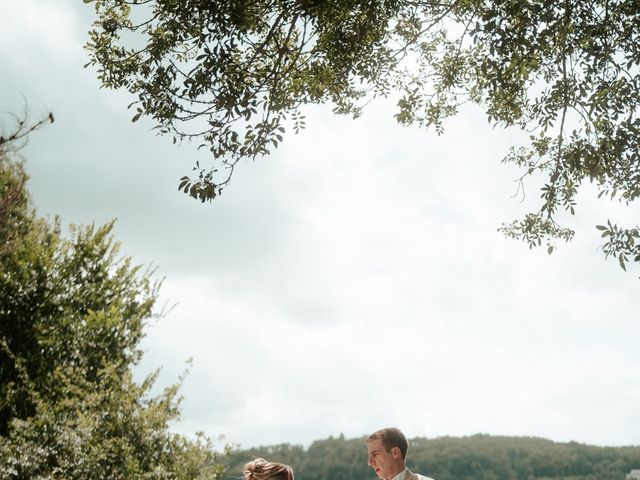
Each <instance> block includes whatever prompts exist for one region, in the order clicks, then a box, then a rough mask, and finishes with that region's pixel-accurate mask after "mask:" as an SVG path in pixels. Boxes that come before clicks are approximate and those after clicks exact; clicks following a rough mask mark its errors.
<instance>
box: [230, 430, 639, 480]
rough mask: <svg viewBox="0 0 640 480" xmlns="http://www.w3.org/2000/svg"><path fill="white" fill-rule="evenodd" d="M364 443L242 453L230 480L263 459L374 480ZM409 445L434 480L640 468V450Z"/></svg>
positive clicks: (486, 442)
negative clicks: (253, 460) (260, 458)
mask: <svg viewBox="0 0 640 480" xmlns="http://www.w3.org/2000/svg"><path fill="white" fill-rule="evenodd" d="M365 440H366V437H359V438H353V439H346V438H345V437H344V436H343V435H341V436H339V437H337V438H334V437H329V438H328V439H324V440H317V441H314V442H313V443H312V444H311V445H310V446H309V447H308V448H304V447H302V446H300V445H290V444H281V445H275V446H265V447H258V448H251V449H243V450H237V451H235V453H234V454H233V455H232V456H231V457H230V459H229V465H228V474H227V478H229V479H231V478H234V477H238V476H239V475H240V472H241V470H242V466H243V464H244V463H245V462H246V461H248V460H250V459H253V458H256V457H263V458H266V459H268V460H271V461H278V462H283V463H287V464H289V465H291V466H292V467H293V468H294V471H295V475H296V478H297V479H300V480H375V479H376V476H375V473H374V472H373V470H371V468H370V467H369V466H368V465H367V454H366V446H365ZM409 445H410V447H409V454H408V456H407V466H408V467H409V468H410V469H411V470H413V471H415V472H418V473H421V474H423V475H427V476H430V477H433V478H434V479H435V480H550V479H554V480H623V479H624V478H625V474H626V473H627V472H629V471H630V470H632V469H633V468H640V447H598V446H592V445H585V444H581V443H576V442H570V443H557V442H553V441H551V440H546V439H542V438H532V437H505V436H490V435H473V436H470V437H441V438H435V439H427V438H414V439H411V440H410V441H409Z"/></svg>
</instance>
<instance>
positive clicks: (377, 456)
mask: <svg viewBox="0 0 640 480" xmlns="http://www.w3.org/2000/svg"><path fill="white" fill-rule="evenodd" d="M367 450H368V452H369V462H368V463H369V465H370V466H371V468H373V470H374V471H375V472H376V475H378V477H380V478H381V479H382V480H385V479H391V478H393V477H395V476H396V475H397V474H398V473H400V472H401V471H402V469H401V468H400V467H399V462H398V460H399V458H400V449H399V448H398V447H395V448H392V449H391V451H389V452H387V451H386V450H385V448H384V445H383V444H382V440H379V439H373V440H369V441H368V442H367ZM400 463H401V462H400Z"/></svg>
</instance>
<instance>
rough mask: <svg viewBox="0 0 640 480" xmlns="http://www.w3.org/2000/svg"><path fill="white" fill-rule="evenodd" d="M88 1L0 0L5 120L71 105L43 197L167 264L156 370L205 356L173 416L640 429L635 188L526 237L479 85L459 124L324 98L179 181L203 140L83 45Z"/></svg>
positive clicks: (42, 147) (271, 430)
mask: <svg viewBox="0 0 640 480" xmlns="http://www.w3.org/2000/svg"><path fill="white" fill-rule="evenodd" d="M92 14H93V10H92V7H91V6H88V5H85V4H83V2H81V1H79V0H8V2H3V8H2V14H1V15H0V59H1V63H0V65H1V70H2V74H1V75H0V111H1V112H3V114H2V117H1V118H0V122H3V123H4V125H5V127H6V125H7V122H8V118H9V117H8V115H7V112H13V113H16V114H21V113H23V112H27V113H28V115H29V117H30V118H31V119H33V120H35V119H38V118H40V117H42V116H44V115H46V114H47V113H48V112H50V111H51V112H53V114H54V115H55V118H56V121H55V123H54V124H52V125H49V126H47V127H46V128H43V129H42V130H40V131H38V132H36V133H34V134H33V135H32V136H31V138H30V140H29V143H28V145H27V146H26V147H25V148H24V149H23V150H22V156H23V157H24V158H25V160H26V169H27V171H28V173H29V175H30V177H31V179H30V182H29V189H30V191H31V194H32V198H33V201H34V204H35V206H36V208H37V211H38V213H39V214H40V215H43V216H54V215H60V217H61V219H62V221H63V223H64V224H65V225H67V224H70V223H74V224H88V223H92V222H95V223H97V224H102V223H105V222H108V221H110V220H111V219H114V218H115V219H117V223H116V227H115V235H116V237H117V238H118V239H119V240H120V241H121V242H122V252H123V254H126V255H131V256H132V257H133V259H134V260H135V262H136V263H140V264H145V265H153V266H155V267H156V268H157V276H158V277H159V278H161V277H163V278H164V279H165V280H164V284H163V288H162V293H161V298H160V305H166V306H168V307H172V308H171V309H170V311H169V313H168V314H167V315H166V316H165V317H164V318H162V319H159V320H157V321H154V322H152V323H150V324H149V325H148V328H147V335H146V337H145V339H144V341H143V345H142V347H143V349H144V351H145V357H144V359H143V361H142V362H141V364H140V365H138V366H137V367H136V375H137V377H138V378H143V377H144V376H145V375H146V374H148V373H150V372H152V371H153V370H154V369H156V368H159V367H161V374H160V377H159V380H158V388H161V387H162V386H163V385H168V384H171V383H173V382H175V381H177V380H178V377H179V376H180V375H181V374H182V373H183V372H185V371H186V370H188V371H189V373H188V375H187V376H186V378H185V380H184V383H183V387H182V390H181V392H182V395H183V397H184V399H183V402H182V419H181V421H180V422H178V423H176V424H175V425H173V427H172V428H173V429H174V430H175V431H177V432H181V433H185V434H187V435H191V434H193V433H194V432H196V431H203V432H205V433H207V434H208V435H210V436H212V437H217V436H218V435H224V436H225V441H226V442H231V443H234V444H237V445H240V446H241V447H243V448H248V447H252V446H258V445H273V444H279V443H291V444H300V445H305V446H308V445H309V444H310V443H311V442H312V441H313V440H316V439H322V438H327V437H329V436H338V435H340V434H344V435H345V436H346V437H348V438H351V437H358V436H362V435H366V434H369V433H371V432H372V431H374V430H376V429H378V428H381V427H385V426H397V427H399V428H401V429H402V430H403V431H404V432H405V433H406V434H407V436H409V437H415V436H422V437H429V438H434V437H439V436H466V435H473V434H476V433H485V434H494V435H518V436H520V435H525V436H537V437H544V438H548V439H551V440H554V441H559V442H564V441H576V442H581V443H588V444H593V445H603V446H604V445H607V446H621V445H640V422H639V421H638V418H640V319H639V318H638V316H637V312H638V308H637V307H638V298H640V297H639V295H638V288H639V287H640V283H639V282H640V280H639V279H638V273H637V271H635V272H631V273H625V272H623V271H622V270H621V269H620V267H619V266H618V265H617V264H616V262H615V261H612V260H609V261H605V259H604V256H603V255H602V252H601V251H599V250H598V247H599V245H600V241H599V240H600V238H599V234H598V232H597V230H596V229H595V225H596V224H600V223H604V221H606V219H607V218H611V219H612V221H616V222H619V223H621V224H626V225H634V224H637V223H638V221H637V219H638V213H639V211H638V208H637V206H631V207H622V206H620V205H618V204H617V203H616V204H611V203H608V202H606V201H603V200H596V199H595V197H596V195H595V194H594V192H595V189H594V188H593V187H592V186H589V185H586V186H584V188H583V190H581V192H580V194H579V196H578V208H577V211H576V215H575V216H574V217H571V218H567V219H566V220H567V225H568V226H571V227H573V228H575V229H576V232H577V233H576V238H575V239H574V240H573V241H572V242H571V243H570V244H567V245H565V244H559V245H558V249H557V251H555V252H554V253H553V254H552V255H548V254H547V253H546V251H545V249H537V250H536V249H534V250H530V249H529V248H528V247H527V246H526V245H525V244H523V243H521V242H516V241H513V240H507V239H505V238H503V236H502V235H501V234H500V233H499V232H498V231H497V229H498V227H499V226H500V225H501V224H502V223H503V222H509V221H511V220H513V219H516V218H519V217H521V216H523V215H524V214H525V213H527V212H529V211H532V210H535V209H536V208H537V206H538V204H537V200H538V197H539V194H538V191H537V186H536V184H535V180H534V182H532V183H529V184H528V185H527V189H526V196H525V198H524V199H522V198H519V197H514V193H515V192H516V183H515V182H514V180H515V179H516V178H517V177H518V176H519V172H518V171H517V170H515V169H514V168H513V167H509V166H505V165H503V164H501V162H500V160H501V158H502V157H503V156H504V155H505V154H506V153H507V150H508V148H509V146H510V145H518V144H519V142H520V143H521V142H522V141H523V136H522V134H521V133H519V132H517V131H503V130H500V129H494V128H492V127H491V126H490V125H489V124H488V123H487V121H486V119H485V117H484V116H483V113H482V111H481V110H480V109H478V108H476V107H465V108H464V109H463V110H462V111H461V113H460V114H459V115H458V116H457V117H455V118H453V119H451V120H450V121H448V122H447V123H446V125H445V134H444V135H441V136H437V135H436V134H435V133H434V132H433V131H430V130H426V129H418V128H403V127H400V126H398V125H397V124H396V123H395V121H394V120H393V113H394V106H393V104H392V103H391V102H385V101H379V102H374V103H373V104H372V105H370V108H369V109H368V110H367V111H365V115H364V116H363V117H362V118H360V119H357V120H353V119H350V118H344V117H336V116H333V115H332V114H331V112H330V108H329V107H322V106H321V107H313V108H309V109H308V110H307V112H306V114H307V127H308V128H307V129H306V130H305V131H303V132H302V133H300V134H298V135H295V136H294V135H287V137H286V138H285V141H284V144H283V145H282V146H281V148H279V149H278V151H277V153H275V154H274V155H272V156H270V157H267V158H261V159H257V160H256V161H255V162H253V161H246V162H243V163H242V164H241V165H240V167H239V168H237V169H236V171H235V173H234V178H233V180H232V183H231V185H229V186H228V188H227V189H226V190H225V191H224V193H223V194H222V196H221V197H220V198H218V199H216V200H215V201H214V202H212V203H210V204H201V203H200V202H197V201H195V200H193V199H190V198H188V197H187V196H185V195H184V194H183V193H181V192H178V190H177V186H178V183H179V178H180V177H181V176H183V175H188V174H189V173H191V168H192V166H193V165H194V163H195V162H196V161H200V162H201V163H202V164H206V163H207V162H208V161H209V159H208V157H207V154H206V153H205V152H202V151H201V152H198V151H197V150H196V148H195V146H193V145H190V144H183V145H181V146H173V145H172V144H171V142H170V139H168V138H163V137H158V136H156V135H155V133H154V132H152V131H151V127H152V124H151V123H149V122H145V121H144V120H141V121H139V122H136V123H132V122H131V117H132V112H131V111H128V110H127V105H128V104H129V103H130V102H131V101H132V98H131V97H130V96H129V95H128V94H127V93H126V92H117V91H109V90H105V89H101V88H100V85H99V82H98V80H97V79H96V73H95V71H94V70H92V69H91V68H83V65H84V64H86V63H87V61H88V56H87V53H86V51H85V50H83V45H84V43H85V42H86V40H87V35H86V32H87V30H88V29H89V27H90V23H91V18H92ZM189 359H191V364H190V366H189Z"/></svg>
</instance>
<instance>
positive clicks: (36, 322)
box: [0, 123, 222, 479]
mask: <svg viewBox="0 0 640 480" xmlns="http://www.w3.org/2000/svg"><path fill="white" fill-rule="evenodd" d="M24 125H25V124H24V123H20V124H19V126H18V128H17V129H16V130H15V132H14V133H13V134H11V135H7V136H6V137H3V141H2V143H1V144H0V205H1V206H2V208H1V209H0V235H1V238H0V245H2V249H1V250H0V478H2V479H27V478H29V479H31V478H42V479H44V478H78V479H80V478H82V479H84V478H95V479H132V478H134V479H135V478H140V479H142V478H158V479H160V478H163V479H180V478H183V479H193V478H202V479H204V478H209V479H215V478H220V476H221V474H222V466H221V463H220V461H219V460H220V454H219V453H216V451H215V450H214V449H213V445H212V444H211V441H210V440H209V439H207V438H205V437H198V438H196V439H193V440H192V439H187V438H185V437H183V436H180V435H177V434H173V433H171V432H170V431H169V422H170V421H172V420H175V419H176V418H177V416H178V414H179V398H178V388H179V383H178V384H175V385H173V386H171V387H169V388H167V389H165V390H164V391H163V392H162V393H161V394H159V395H158V396H152V395H150V389H151V387H152V385H153V383H154V380H155V378H156V375H157V372H156V373H153V374H151V375H149V376H148V377H147V378H146V380H145V381H143V382H142V383H141V384H138V383H136V382H135V381H134V379H133V378H132V373H131V368H132V366H133V365H135V364H136V362H138V360H139V359H140V357H141V351H140V349H139V342H140V339H141V338H142V336H143V334H144V327H145V325H146V324H147V322H148V321H149V320H151V319H153V318H155V317H156V315H157V313H156V312H155V308H154V305H155V302H156V299H157V294H158V288H159V286H160V284H159V282H158V281H156V280H154V279H153V276H152V272H151V271H142V270H141V269H140V267H137V266H134V265H132V263H131V260H130V259H129V258H121V257H120V256H119V255H118V244H117V242H115V241H114V240H113V238H112V237H111V230H112V226H113V225H112V224H107V225H104V226H102V227H99V228H96V227H94V226H88V227H73V228H72V230H71V233H70V235H69V236H68V237H64V236H63V235H62V234H61V228H60V225H59V222H58V221H57V220H56V221H53V222H50V221H47V220H45V219H41V218H37V217H36V215H35V213H34V212H33V210H32V209H31V207H30V203H29V198H28V194H27V192H26V190H25V188H24V182H25V180H26V175H25V173H24V171H23V168H22V165H21V164H20V163H19V162H17V161H16V159H15V158H14V157H15V153H16V151H17V146H16V141H18V139H19V138H20V137H21V135H20V133H19V132H23V133H24V132H26V131H31V130H32V128H26V127H25V126H24Z"/></svg>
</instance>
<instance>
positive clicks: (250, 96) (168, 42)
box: [85, 0, 640, 262]
mask: <svg viewBox="0 0 640 480" xmlns="http://www.w3.org/2000/svg"><path fill="white" fill-rule="evenodd" d="M85 2H87V3H94V4H95V9H96V13H97V20H96V22H95V24H94V26H95V28H94V29H93V30H92V31H91V32H90V40H89V42H88V44H87V48H88V50H89V52H90V56H91V61H90V63H91V64H93V65H96V66H97V67H98V74H99V78H100V80H101V81H102V84H103V85H104V86H106V87H110V88H125V89H128V90H129V91H130V92H131V93H133V94H135V95H137V97H138V100H137V101H136V102H134V103H133V104H132V105H133V106H135V108H136V114H135V116H134V120H136V119H138V118H139V117H140V116H142V115H146V116H149V117H151V118H152V119H153V120H154V121H155V122H156V128H157V129H158V130H159V132H161V133H168V134H172V135H173V136H174V141H178V140H181V139H185V138H196V139H198V141H200V142H201V146H205V147H207V148H208V149H210V150H211V152H212V153H213V156H214V158H215V159H217V162H220V163H221V164H222V165H223V166H224V167H226V168H225V171H226V173H227V176H226V177H225V176H224V175H223V179H222V180H217V179H216V178H217V177H216V175H217V168H216V167H215V166H214V167H212V168H211V169H202V168H200V167H199V165H198V166H197V167H196V169H195V170H196V171H197V172H199V173H198V174H197V176H196V178H193V179H192V178H190V177H189V176H185V177H183V178H182V179H181V183H180V189H181V190H183V191H185V192H187V193H188V194H190V195H191V196H193V197H195V198H198V199H200V200H202V201H207V200H211V199H213V198H214V197H215V196H216V195H217V194H219V193H220V191H221V189H222V187H223V186H224V185H225V184H226V183H228V181H229V179H230V176H231V173H232V171H233V167H234V166H235V165H236V163H237V161H238V160H239V159H240V158H255V157H257V156H262V155H266V154H268V153H269V152H270V151H271V150H272V149H273V148H275V147H277V146H278V145H279V143H280V142H281V141H282V140H283V134H284V133H285V131H286V128H287V127H288V126H290V125H292V126H293V129H294V130H297V129H299V128H300V127H301V125H302V124H301V123H300V118H301V117H300V115H301V110H300V109H301V107H302V106H303V105H305V104H309V103H327V102H328V103H332V104H333V105H334V110H335V112H337V113H344V114H350V115H354V116H357V115H359V114H360V112H361V109H362V107H363V106H364V105H365V104H366V103H367V102H368V101H369V100H370V99H371V98H373V97H375V96H387V95H389V93H390V92H395V93H396V94H397V95H398V112H397V114H396V120H397V121H398V122H400V123H401V124H406V125H408V124H418V125H425V126H434V127H435V128H436V130H437V131H438V132H441V131H442V128H443V120H444V119H446V118H447V117H450V116H452V115H454V114H455V113H456V112H457V111H458V108H459V106H460V105H461V104H463V103H465V102H475V103H477V104H479V105H481V106H482V107H483V108H484V109H485V112H486V115H487V118H488V120H489V121H490V122H491V123H492V124H494V125H496V126H501V127H518V128H521V129H523V130H526V131H529V132H530V133H531V143H530V144H529V145H528V146H526V147H522V148H518V149H516V148H514V149H513V150H512V151H511V153H509V154H508V155H507V156H506V157H505V161H506V162H511V163H514V164H516V165H517V166H519V167H520V168H521V169H522V172H523V173H522V177H521V178H520V180H519V181H520V182H522V181H523V180H524V179H525V178H526V177H529V176H532V175H537V176H542V177H543V178H545V182H544V186H543V188H542V191H541V206H540V209H539V210H538V211H535V212H532V213H531V215H529V216H527V217H526V218H525V220H522V221H516V222H514V223H512V224H510V225H504V226H503V227H502V230H503V231H504V232H505V233H506V234H507V235H508V236H511V237H514V238H519V239H522V240H524V241H526V242H528V243H529V244H530V245H542V244H543V243H544V244H545V245H546V246H547V248H548V250H549V252H551V251H552V250H553V246H554V244H555V240H558V239H562V240H568V239H570V238H571V237H572V236H573V231H572V230H571V229H569V228H566V227H562V226H560V225H559V224H558V220H557V219H558V216H559V215H560V214H561V213H562V212H565V211H566V212H568V213H569V214H574V212H575V207H576V201H575V199H576V194H577V192H578V189H579V187H580V185H581V184H582V183H583V182H584V181H585V180H586V181H590V182H594V183H595V184H596V185H597V186H598V188H599V190H600V194H601V195H607V196H608V197H611V198H615V199H618V200H620V201H622V202H626V203H630V202H633V201H634V200H636V199H637V197H638V195H639V194H640V159H639V157H638V155H639V153H638V152H639V151H640V148H639V147H640V119H639V118H638V112H637V106H638V104H639V103H640V77H639V65H640V36H639V35H640V33H639V32H640V5H639V4H638V2H636V1H634V0H593V1H590V2H584V1H579V0H562V1H555V0H534V1H531V0H515V1H514V0H496V1H491V2H487V1H484V0H387V1H384V2H381V1H377V0H340V1H337V0H328V1H317V0H251V1H235V2H227V1H225V0H220V1H216V0H194V1H189V2H178V1H170V0H99V1H95V0H85ZM134 19H138V20H134ZM220 163H218V165H219V164H220ZM214 164H215V162H214ZM624 232H629V230H625V231H624ZM605 251H606V252H608V253H609V254H610V255H615V256H616V257H617V258H619V259H623V262H624V259H626V258H636V256H635V254H634V252H633V248H631V249H630V248H629V243H628V242H627V243H625V242H609V243H608V244H607V246H606V247H605Z"/></svg>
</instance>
